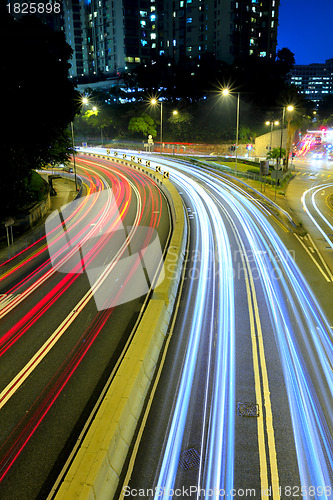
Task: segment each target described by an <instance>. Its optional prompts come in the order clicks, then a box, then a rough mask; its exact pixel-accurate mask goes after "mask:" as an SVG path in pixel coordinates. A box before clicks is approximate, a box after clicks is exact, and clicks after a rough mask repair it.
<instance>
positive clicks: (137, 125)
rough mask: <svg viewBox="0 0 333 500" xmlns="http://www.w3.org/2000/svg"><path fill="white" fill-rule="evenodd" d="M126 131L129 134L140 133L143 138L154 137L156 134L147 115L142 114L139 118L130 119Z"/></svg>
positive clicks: (151, 120)
mask: <svg viewBox="0 0 333 500" xmlns="http://www.w3.org/2000/svg"><path fill="white" fill-rule="evenodd" d="M128 130H129V131H130V132H135V133H141V134H143V135H144V136H145V137H148V135H152V136H153V137H156V134H157V131H156V128H155V122H154V120H153V119H152V118H151V116H149V115H148V114H147V113H142V115H141V116H139V117H132V118H131V119H130V122H129V124H128Z"/></svg>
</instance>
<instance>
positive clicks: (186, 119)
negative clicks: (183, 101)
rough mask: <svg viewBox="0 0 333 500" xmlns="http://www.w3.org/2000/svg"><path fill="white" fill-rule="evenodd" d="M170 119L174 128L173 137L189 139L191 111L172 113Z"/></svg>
mask: <svg viewBox="0 0 333 500" xmlns="http://www.w3.org/2000/svg"><path fill="white" fill-rule="evenodd" d="M168 121H169V123H170V125H171V128H172V135H173V138H174V137H176V138H182V139H187V137H188V134H189V131H190V128H191V123H192V116H191V115H190V113H188V112H187V111H182V112H177V113H175V114H172V115H171V116H170V118H169V119H168Z"/></svg>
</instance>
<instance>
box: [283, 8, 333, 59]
mask: <svg viewBox="0 0 333 500" xmlns="http://www.w3.org/2000/svg"><path fill="white" fill-rule="evenodd" d="M282 47H288V49H290V50H291V51H292V52H293V53H294V54H295V60H296V64H311V63H323V62H325V60H326V59H333V0H281V2H280V11H279V28H278V50H279V49H282Z"/></svg>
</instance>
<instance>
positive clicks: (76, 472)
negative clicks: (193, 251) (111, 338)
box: [55, 156, 187, 500]
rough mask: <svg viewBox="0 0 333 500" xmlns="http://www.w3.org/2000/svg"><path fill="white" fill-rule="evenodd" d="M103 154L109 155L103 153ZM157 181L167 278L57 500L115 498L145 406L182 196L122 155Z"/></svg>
mask: <svg viewBox="0 0 333 500" xmlns="http://www.w3.org/2000/svg"><path fill="white" fill-rule="evenodd" d="M103 158H105V157H104V156H103ZM108 159H110V160H112V161H114V162H117V163H120V164H126V165H131V166H133V167H134V168H139V169H140V170H141V171H144V172H146V173H148V174H149V175H150V176H151V177H153V178H154V179H155V180H156V182H158V183H159V184H160V185H161V187H162V189H163V191H164V193H165V195H166V197H167V199H168V201H169V205H170V208H171V213H172V220H173V232H172V236H171V240H170V244H169V248H168V251H167V254H166V256H165V261H164V269H165V279H164V280H163V282H162V283H161V284H160V285H159V286H157V287H156V288H155V290H154V291H153V294H152V298H151V299H150V301H149V302H148V305H147V308H146V310H145V312H144V314H143V316H142V319H141V321H140V323H139V325H138V327H137V330H136V332H135V334H134V337H133V339H132V341H131V343H130V345H129V347H128V350H127V352H126V354H125V356H124V358H123V360H122V362H121V364H120V366H119V369H118V370H117V373H116V375H115V377H114V379H113V381H112V383H111V385H110V387H109V389H108V391H107V393H106V395H105V397H104V399H103V401H102V403H101V405H100V408H99V410H98V411H97V413H96V416H95V418H94V420H93V421H92V423H91V425H90V427H89V429H88V431H87V433H86V436H85V437H84V439H83V441H82V444H81V446H80V448H79V450H78V452H77V453H76V455H75V458H74V459H73V461H72V463H71V465H70V467H69V469H68V471H67V473H66V475H65V477H64V479H63V481H62V483H61V485H60V487H59V490H58V492H57V494H56V497H55V498H56V500H69V499H71V500H72V499H81V500H105V499H112V498H114V495H115V492H116V490H117V488H118V484H119V477H120V474H121V472H122V469H123V466H124V463H125V461H126V458H127V455H128V451H129V448H130V446H131V443H132V440H133V438H134V436H135V432H136V428H137V424H138V421H139V419H140V416H141V413H142V411H143V409H144V404H145V400H146V397H147V395H148V393H149V390H150V387H151V382H152V380H153V377H154V374H155V370H156V368H157V366H158V360H159V358H160V354H161V350H162V349H163V346H164V342H165V338H166V336H167V334H168V328H169V324H170V319H171V317H172V313H173V310H174V306H175V302H176V297H177V293H178V290H179V285H180V282H181V276H182V269H183V266H184V260H185V252H186V246H187V225H186V218H185V211H184V207H183V203H182V200H181V198H180V196H179V194H178V191H177V190H176V188H175V187H174V186H173V185H172V183H171V182H170V181H169V180H167V179H163V178H162V177H163V175H161V174H159V173H155V172H153V171H152V170H149V169H148V168H147V167H143V166H142V165H141V164H140V165H138V164H137V163H136V162H133V161H131V162H130V161H129V160H127V161H126V160H122V159H120V158H119V157H117V156H115V157H111V158H110V157H108Z"/></svg>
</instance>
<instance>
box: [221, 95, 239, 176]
mask: <svg viewBox="0 0 333 500" xmlns="http://www.w3.org/2000/svg"><path fill="white" fill-rule="evenodd" d="M232 93H233V94H237V112H236V146H235V148H236V149H235V174H236V175H237V153H238V151H237V150H238V132H239V92H232ZM229 94H231V91H230V90H229V89H228V88H225V89H223V90H222V95H223V96H227V95H229Z"/></svg>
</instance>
